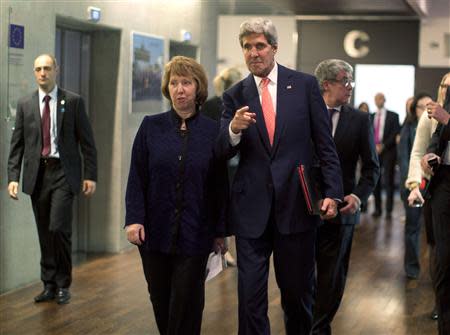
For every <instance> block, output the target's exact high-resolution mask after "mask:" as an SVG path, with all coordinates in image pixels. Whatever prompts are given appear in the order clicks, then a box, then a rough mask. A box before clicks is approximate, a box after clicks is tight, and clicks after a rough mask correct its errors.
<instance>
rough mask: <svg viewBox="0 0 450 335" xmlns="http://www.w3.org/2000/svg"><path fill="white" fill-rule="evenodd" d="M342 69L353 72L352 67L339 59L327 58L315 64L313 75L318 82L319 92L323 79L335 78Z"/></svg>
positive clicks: (321, 91)
mask: <svg viewBox="0 0 450 335" xmlns="http://www.w3.org/2000/svg"><path fill="white" fill-rule="evenodd" d="M342 70H344V71H345V72H347V73H351V74H353V67H352V66H351V65H350V64H349V63H347V62H345V61H343V60H341V59H327V60H324V61H322V62H320V63H319V65H317V67H316V69H315V70H314V75H315V76H316V78H317V81H318V82H319V89H320V93H323V82H324V81H325V80H335V79H336V77H337V76H338V74H339V72H341V71H342Z"/></svg>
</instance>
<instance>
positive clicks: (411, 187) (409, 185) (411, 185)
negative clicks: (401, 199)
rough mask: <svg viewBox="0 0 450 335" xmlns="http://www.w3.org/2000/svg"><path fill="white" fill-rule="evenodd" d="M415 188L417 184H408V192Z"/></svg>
mask: <svg viewBox="0 0 450 335" xmlns="http://www.w3.org/2000/svg"><path fill="white" fill-rule="evenodd" d="M416 187H419V183H418V182H412V183H409V184H408V190H410V191H412V190H414V189H415V188H416Z"/></svg>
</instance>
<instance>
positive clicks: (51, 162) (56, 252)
mask: <svg viewBox="0 0 450 335" xmlns="http://www.w3.org/2000/svg"><path fill="white" fill-rule="evenodd" d="M74 196H75V195H74V193H73V192H72V190H71V188H70V186H69V184H68V183H67V181H66V178H65V176H64V171H63V168H62V166H61V162H60V161H59V159H53V158H50V159H45V160H44V159H42V160H41V165H40V167H39V173H38V177H37V182H36V187H35V189H34V192H33V194H32V195H31V203H32V206H33V212H34V217H35V220H36V224H37V231H38V235H39V245H40V249H41V280H42V282H43V283H44V285H45V286H49V287H53V288H55V287H58V288H68V287H69V286H70V284H71V282H72V242H71V235H72V205H73V199H74Z"/></svg>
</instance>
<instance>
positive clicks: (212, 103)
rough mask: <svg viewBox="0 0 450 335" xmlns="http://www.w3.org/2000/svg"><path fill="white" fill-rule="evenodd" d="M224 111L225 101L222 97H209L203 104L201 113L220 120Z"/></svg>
mask: <svg viewBox="0 0 450 335" xmlns="http://www.w3.org/2000/svg"><path fill="white" fill-rule="evenodd" d="M222 111H223V102H222V98H220V97H217V96H216V97H213V98H211V99H208V100H207V101H206V102H205V103H204V104H203V106H202V109H201V113H202V114H203V115H206V116H208V117H210V118H211V119H213V120H216V121H220V118H221V116H222Z"/></svg>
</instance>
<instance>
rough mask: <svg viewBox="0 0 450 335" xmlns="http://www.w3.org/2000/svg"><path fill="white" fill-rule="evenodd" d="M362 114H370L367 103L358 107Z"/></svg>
mask: <svg viewBox="0 0 450 335" xmlns="http://www.w3.org/2000/svg"><path fill="white" fill-rule="evenodd" d="M357 109H359V110H360V111H361V112H365V113H370V110H369V105H368V104H367V102H361V103H360V104H359V106H358V108H357Z"/></svg>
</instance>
